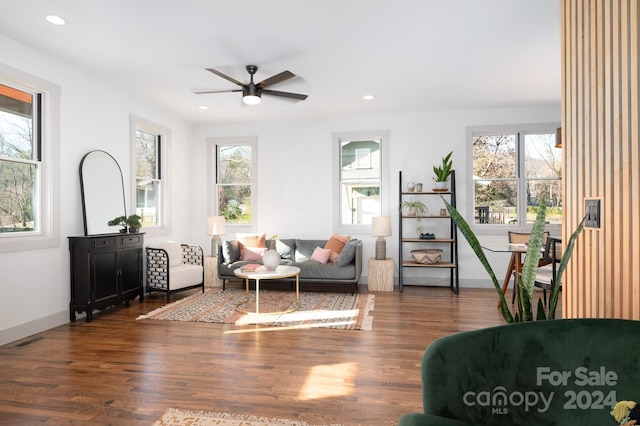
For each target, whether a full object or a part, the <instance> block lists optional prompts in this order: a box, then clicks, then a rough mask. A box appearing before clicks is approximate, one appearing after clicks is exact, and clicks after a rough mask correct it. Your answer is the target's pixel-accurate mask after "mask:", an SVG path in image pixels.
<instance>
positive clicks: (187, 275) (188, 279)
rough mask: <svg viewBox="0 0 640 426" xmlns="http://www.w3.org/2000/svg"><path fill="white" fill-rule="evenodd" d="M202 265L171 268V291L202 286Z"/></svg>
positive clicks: (184, 265) (183, 265)
mask: <svg viewBox="0 0 640 426" xmlns="http://www.w3.org/2000/svg"><path fill="white" fill-rule="evenodd" d="M202 270H203V269H202V265H191V264H182V265H179V266H175V267H172V268H171V272H170V275H169V280H170V281H169V290H178V289H181V288H184V287H189V286H192V285H198V284H202V277H203V275H202Z"/></svg>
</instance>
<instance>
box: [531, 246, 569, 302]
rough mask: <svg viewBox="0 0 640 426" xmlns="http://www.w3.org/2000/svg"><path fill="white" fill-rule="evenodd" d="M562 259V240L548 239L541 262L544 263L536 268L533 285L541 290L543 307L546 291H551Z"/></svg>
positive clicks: (545, 300)
mask: <svg viewBox="0 0 640 426" xmlns="http://www.w3.org/2000/svg"><path fill="white" fill-rule="evenodd" d="M561 259H562V239H561V238H556V237H548V238H547V241H546V243H545V245H544V252H543V254H542V258H541V259H540V260H541V261H542V260H544V261H545V262H546V263H545V264H543V265H542V266H540V267H538V272H537V273H536V280H535V282H534V285H535V286H536V287H538V288H541V289H542V297H543V301H544V306H547V290H551V286H552V285H553V283H554V282H555V279H556V271H557V266H558V264H559V263H560V260H561Z"/></svg>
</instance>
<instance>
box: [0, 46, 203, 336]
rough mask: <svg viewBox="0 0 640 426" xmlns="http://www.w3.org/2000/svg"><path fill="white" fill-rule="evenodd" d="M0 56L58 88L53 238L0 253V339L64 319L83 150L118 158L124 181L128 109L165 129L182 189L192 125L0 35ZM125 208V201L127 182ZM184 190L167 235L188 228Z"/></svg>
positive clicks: (78, 223) (78, 220)
mask: <svg viewBox="0 0 640 426" xmlns="http://www.w3.org/2000/svg"><path fill="white" fill-rule="evenodd" d="M0 51H1V52H2V57H1V58H0V61H2V63H3V64H4V65H6V66H9V67H12V68H15V69H18V70H20V71H22V72H25V73H28V74H31V75H33V76H35V77H38V78H40V79H43V80H47V81H49V82H51V83H54V84H56V85H58V86H60V88H61V114H60V116H61V123H60V149H59V152H60V171H59V173H60V188H59V193H58V194H55V196H56V197H58V199H59V203H60V217H61V221H60V235H61V237H60V244H59V245H58V246H57V247H54V248H50V249H45V250H27V251H18V252H9V253H1V254H0V271H1V273H0V292H1V294H2V297H1V298H0V344H4V343H7V342H10V341H13V340H16V339H19V338H22V337H25V336H28V335H30V334H33V333H36V332H38V331H41V330H45V329H48V328H51V327H54V326H57V325H60V324H63V323H65V322H68V321H69V299H70V289H69V248H68V243H67V236H70V235H82V234H83V224H82V206H81V201H80V181H79V172H78V167H79V164H80V160H81V158H82V156H83V155H84V154H86V153H87V152H88V151H90V150H93V149H102V150H105V151H107V152H109V153H110V154H112V155H113V156H114V157H115V158H116V159H117V160H118V162H119V163H120V167H121V168H122V170H123V174H124V179H125V183H127V182H129V179H130V177H131V174H132V171H131V166H130V141H129V115H130V114H136V115H138V116H140V117H143V118H145V119H147V120H150V121H153V122H157V123H159V124H162V125H163V126H165V127H168V128H170V129H171V130H172V133H173V146H172V153H171V156H170V157H171V167H172V169H173V170H175V171H177V172H176V173H175V174H174V175H175V179H174V180H173V181H172V187H173V188H185V187H186V188H189V187H190V186H189V185H190V182H191V181H192V180H191V178H190V177H189V176H188V172H189V170H190V168H189V167H188V163H189V162H190V161H191V157H190V153H189V149H186V148H185V147H188V146H189V145H190V142H191V138H192V133H191V132H192V127H191V125H189V124H188V123H186V122H184V121H182V120H179V119H176V118H175V117H172V116H170V115H168V114H166V113H163V112H162V111H159V110H157V109H156V108H154V107H153V106H152V105H149V104H147V103H146V102H144V101H141V100H139V99H135V98H132V97H131V96H129V95H128V94H127V93H125V92H122V91H120V90H118V89H117V88H115V87H112V86H110V85H108V84H105V83H103V82H100V81H98V80H96V79H95V78H93V77H92V76H90V75H88V74H85V73H83V72H81V71H78V70H77V69H74V68H73V67H71V66H69V65H65V64H64V63H62V62H59V61H57V60H55V59H53V58H51V57H49V56H47V55H45V54H42V53H40V52H37V51H35V50H33V49H31V48H29V47H27V46H25V45H23V44H20V43H17V42H15V41H13V40H11V39H9V38H6V37H4V36H0ZM126 195H127V210H128V211H129V209H130V206H131V201H130V194H129V193H128V187H127V194H126ZM190 198H191V195H190V194H189V192H188V191H173V195H172V199H173V201H174V204H173V208H172V213H173V224H174V228H173V236H167V237H165V239H169V238H172V237H174V236H175V238H176V239H183V238H186V237H187V236H188V235H189V233H191V232H192V231H191V227H192V223H193V221H192V220H191V215H192V211H190V210H188V209H185V208H183V207H178V206H185V205H188V200H189V199H190Z"/></svg>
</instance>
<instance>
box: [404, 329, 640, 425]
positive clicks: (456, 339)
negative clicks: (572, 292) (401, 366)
mask: <svg viewBox="0 0 640 426" xmlns="http://www.w3.org/2000/svg"><path fill="white" fill-rule="evenodd" d="M422 399H423V404H424V413H420V414H419V413H409V414H405V415H404V416H403V417H402V418H401V419H400V423H399V424H400V426H413V425H424V426H427V425H428V426H432V425H437V426H461V425H492V426H500V425H513V426H523V425H547V426H548V425H558V426H571V425H579V426H589V425H593V426H606V425H612V426H613V425H616V421H615V420H614V418H613V417H612V416H611V415H610V413H609V412H610V411H611V408H612V407H613V405H615V403H616V402H618V401H620V400H632V401H636V402H638V403H640V321H629V320H615V319H564V320H547V321H535V322H528V323H518V324H508V325H503V326H498V327H491V328H486V329H482V330H475V331H467V332H462V333H458V334H453V335H450V336H446V337H442V338H440V339H438V340H436V341H434V342H433V343H432V344H431V345H430V346H429V347H428V348H427V350H426V351H425V353H424V356H423V358H422Z"/></svg>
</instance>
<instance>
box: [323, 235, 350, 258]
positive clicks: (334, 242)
mask: <svg viewBox="0 0 640 426" xmlns="http://www.w3.org/2000/svg"><path fill="white" fill-rule="evenodd" d="M349 238H351V237H350V236H349V235H338V234H333V235H332V236H331V237H330V238H329V240H328V241H327V244H325V245H324V248H326V249H329V250H331V257H330V258H329V261H330V262H331V263H335V262H336V261H337V260H338V256H339V255H340V252H342V249H344V246H345V245H346V244H347V242H348V241H349Z"/></svg>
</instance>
